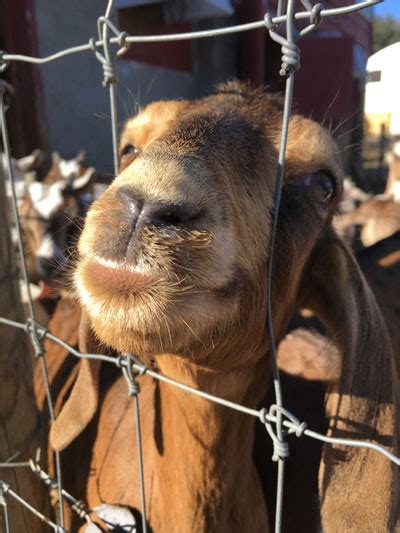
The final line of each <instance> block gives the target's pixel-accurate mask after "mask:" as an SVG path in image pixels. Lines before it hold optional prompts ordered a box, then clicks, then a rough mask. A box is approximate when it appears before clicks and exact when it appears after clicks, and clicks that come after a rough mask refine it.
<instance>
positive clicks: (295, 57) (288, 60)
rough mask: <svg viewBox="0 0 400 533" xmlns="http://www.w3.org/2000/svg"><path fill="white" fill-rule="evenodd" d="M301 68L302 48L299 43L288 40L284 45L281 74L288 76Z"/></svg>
mask: <svg viewBox="0 0 400 533" xmlns="http://www.w3.org/2000/svg"><path fill="white" fill-rule="evenodd" d="M299 68H300V49H299V47H298V46H297V44H295V43H290V42H289V41H286V43H285V44H284V45H283V46H282V66H281V70H280V71H279V74H280V75H281V76H283V77H285V76H286V77H287V76H289V74H290V73H291V72H296V71H297V70H299Z"/></svg>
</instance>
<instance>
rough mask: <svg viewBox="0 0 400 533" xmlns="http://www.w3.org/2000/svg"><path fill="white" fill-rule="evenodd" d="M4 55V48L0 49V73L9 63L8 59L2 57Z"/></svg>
mask: <svg viewBox="0 0 400 533" xmlns="http://www.w3.org/2000/svg"><path fill="white" fill-rule="evenodd" d="M5 55H6V52H5V51H4V50H0V74H2V73H3V72H4V71H5V70H6V68H7V67H8V65H9V64H10V62H9V61H7V60H6V59H4V56H5Z"/></svg>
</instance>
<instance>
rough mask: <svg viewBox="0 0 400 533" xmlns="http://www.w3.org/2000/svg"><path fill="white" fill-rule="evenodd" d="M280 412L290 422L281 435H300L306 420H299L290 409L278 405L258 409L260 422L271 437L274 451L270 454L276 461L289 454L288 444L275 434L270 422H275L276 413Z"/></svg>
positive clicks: (305, 426) (305, 425) (304, 427)
mask: <svg viewBox="0 0 400 533" xmlns="http://www.w3.org/2000/svg"><path fill="white" fill-rule="evenodd" d="M278 414H280V415H282V416H283V417H284V418H286V419H287V420H289V422H290V426H289V427H288V429H285V430H284V431H282V435H284V436H286V435H291V434H295V435H296V437H301V436H302V435H303V433H304V432H305V430H306V429H307V424H306V422H300V420H299V419H298V418H296V417H295V416H294V415H293V414H292V413H291V412H290V411H288V410H287V409H285V408H284V407H281V406H279V405H275V404H273V405H271V406H270V408H269V411H268V410H267V409H266V408H265V407H264V408H262V409H260V412H259V418H260V420H261V422H262V423H263V424H264V425H265V428H266V430H267V432H268V434H269V436H270V437H271V439H272V442H273V445H274V453H273V455H272V460H273V461H278V460H279V459H285V458H286V457H288V456H289V445H288V443H287V442H286V441H284V440H283V439H280V438H279V437H278V435H277V434H276V432H275V430H274V428H273V427H272V424H276V423H277V415H278Z"/></svg>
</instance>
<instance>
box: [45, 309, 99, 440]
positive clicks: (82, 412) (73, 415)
mask: <svg viewBox="0 0 400 533" xmlns="http://www.w3.org/2000/svg"><path fill="white" fill-rule="evenodd" d="M79 350H80V352H82V353H100V352H101V349H100V345H99V342H98V341H97V339H96V338H95V335H94V333H93V331H92V330H91V328H90V324H89V320H88V318H87V316H86V315H85V314H83V315H82V318H81V323H80V330H79ZM99 370H100V362H99V361H94V360H90V359H81V361H80V368H79V372H78V376H77V379H76V381H75V383H74V385H73V387H72V390H71V394H70V396H69V398H68V400H67V401H66V402H65V405H64V406H63V408H62V410H61V412H60V414H59V415H58V417H57V418H56V420H55V421H54V423H53V425H52V427H51V430H50V444H51V446H52V447H53V448H54V449H55V450H58V451H61V450H63V449H64V448H66V447H67V446H68V445H69V444H70V443H71V442H72V441H73V440H74V439H75V438H76V437H77V436H78V435H79V434H80V433H81V432H82V431H83V430H84V429H85V427H86V426H87V425H88V424H89V422H90V421H91V420H92V418H93V416H94V414H95V412H96V409H97V404H98V395H99V391H98V389H99Z"/></svg>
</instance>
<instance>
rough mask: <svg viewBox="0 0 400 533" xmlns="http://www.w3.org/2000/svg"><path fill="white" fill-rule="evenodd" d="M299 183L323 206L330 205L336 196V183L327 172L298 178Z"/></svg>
mask: <svg viewBox="0 0 400 533" xmlns="http://www.w3.org/2000/svg"><path fill="white" fill-rule="evenodd" d="M297 180H298V181H299V183H300V184H301V185H302V186H303V187H304V188H305V189H307V190H308V191H310V193H311V194H313V195H314V197H315V199H316V200H317V201H318V202H319V203H321V204H322V205H323V206H326V205H328V204H329V202H330V201H331V200H332V198H333V197H334V195H335V183H334V180H333V178H332V177H331V176H330V175H329V174H328V173H327V172H314V173H312V174H304V175H302V176H298V177H297Z"/></svg>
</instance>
